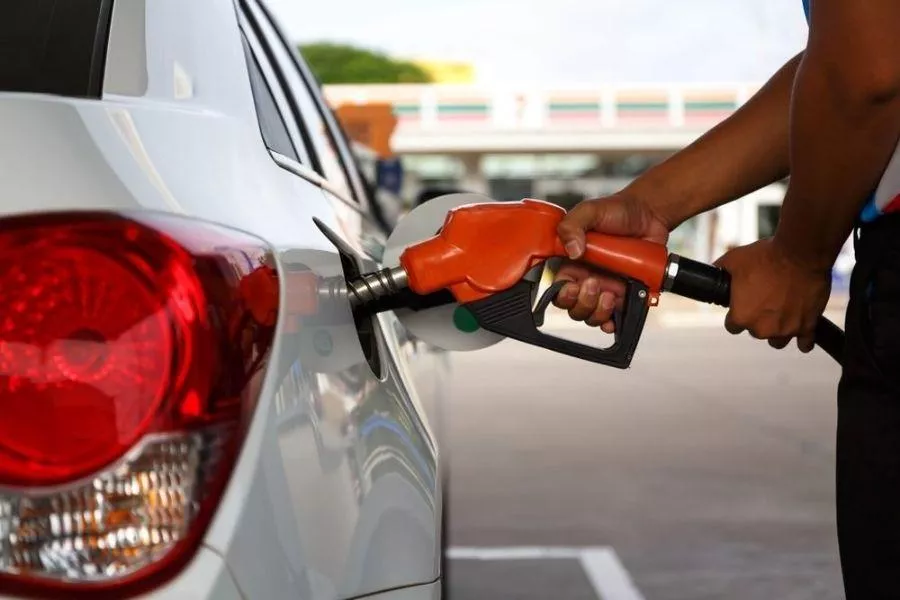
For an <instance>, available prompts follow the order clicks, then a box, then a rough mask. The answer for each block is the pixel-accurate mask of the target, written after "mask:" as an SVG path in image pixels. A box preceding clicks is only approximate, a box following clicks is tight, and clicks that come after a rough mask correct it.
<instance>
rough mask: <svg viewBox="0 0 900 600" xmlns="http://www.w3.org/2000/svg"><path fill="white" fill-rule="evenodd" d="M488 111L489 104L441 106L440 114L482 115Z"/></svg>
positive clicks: (439, 107) (439, 106)
mask: <svg viewBox="0 0 900 600" xmlns="http://www.w3.org/2000/svg"><path fill="white" fill-rule="evenodd" d="M487 111H488V107H487V104H440V105H438V113H446V114H453V115H458V114H480V113H486V112H487Z"/></svg>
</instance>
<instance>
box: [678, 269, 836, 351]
mask: <svg viewBox="0 0 900 600" xmlns="http://www.w3.org/2000/svg"><path fill="white" fill-rule="evenodd" d="M663 289H664V290H665V291H667V292H669V293H672V294H677V295H678V296H683V297H685V298H690V299H692V300H697V301H698V302H705V303H707V304H715V305H718V306H723V307H726V308H727V307H728V306H729V305H730V304H731V274H729V273H728V271H726V270H725V269H720V268H718V267H714V266H713V265H708V264H705V263H701V262H697V261H695V260H691V259H689V258H685V257H683V256H678V255H677V254H673V255H671V256H670V257H669V269H668V270H667V272H666V280H665V283H664V286H663ZM816 345H817V346H819V347H820V348H821V349H822V350H824V351H825V352H826V353H827V354H828V355H829V356H830V357H831V358H833V359H834V360H836V361H837V362H838V364H842V363H843V356H844V332H843V330H842V329H841V328H840V327H838V326H837V325H835V324H834V323H833V322H831V321H830V320H828V319H826V318H825V317H819V322H818V323H817V324H816Z"/></svg>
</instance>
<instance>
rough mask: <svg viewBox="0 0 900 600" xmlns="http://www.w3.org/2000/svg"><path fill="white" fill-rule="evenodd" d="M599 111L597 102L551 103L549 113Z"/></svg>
mask: <svg viewBox="0 0 900 600" xmlns="http://www.w3.org/2000/svg"><path fill="white" fill-rule="evenodd" d="M598 110H600V104H599V103H598V102H551V103H550V111H551V112H557V111H558V112H587V111H598Z"/></svg>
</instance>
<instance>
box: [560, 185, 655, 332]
mask: <svg viewBox="0 0 900 600" xmlns="http://www.w3.org/2000/svg"><path fill="white" fill-rule="evenodd" d="M587 231H596V232H599V233H605V234H609V235H622V236H629V237H637V238H643V239H646V240H650V241H652V242H657V243H660V244H665V243H666V242H667V240H668V238H669V227H668V226H667V225H666V223H665V222H664V221H663V220H662V219H661V218H660V217H659V216H658V215H657V214H656V213H654V212H653V210H652V209H651V208H650V207H649V206H648V205H647V204H645V203H644V202H642V201H641V200H639V199H638V198H636V197H634V196H632V195H629V194H627V193H625V192H621V193H619V194H614V195H612V196H608V197H605V198H598V199H595V200H585V201H584V202H582V203H580V204H579V205H578V206H576V207H575V208H573V209H572V210H571V211H570V212H569V213H568V214H567V215H566V216H565V217H564V218H563V220H562V221H561V222H560V224H559V228H558V230H557V233H558V235H559V238H560V240H561V241H562V243H563V245H564V246H565V248H566V252H567V253H568V254H569V258H570V259H572V260H571V261H568V262H566V263H564V264H563V266H562V267H561V268H560V270H559V272H558V273H557V275H556V280H557V281H559V280H563V281H568V282H570V283H568V284H567V285H566V286H565V287H563V288H562V289H561V290H560V292H559V294H558V295H557V296H556V299H555V300H554V304H555V305H556V306H557V307H559V308H562V309H565V310H567V311H568V312H569V316H570V317H571V318H572V319H574V320H576V321H584V322H585V323H587V324H588V325H590V326H592V327H600V328H601V329H603V331H605V332H606V333H613V332H614V331H615V325H614V323H613V321H612V316H613V312H614V310H615V309H616V308H617V307H619V306H621V303H622V297H623V296H624V294H625V285H624V284H623V283H622V282H621V281H620V280H618V279H615V278H613V277H609V276H605V275H603V274H601V273H598V272H597V271H595V270H593V269H590V268H588V267H585V266H583V265H581V264H579V263H578V262H577V259H578V258H580V257H581V256H582V255H583V254H584V249H585V232H587Z"/></svg>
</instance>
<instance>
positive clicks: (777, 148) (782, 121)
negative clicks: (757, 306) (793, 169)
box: [627, 54, 802, 228]
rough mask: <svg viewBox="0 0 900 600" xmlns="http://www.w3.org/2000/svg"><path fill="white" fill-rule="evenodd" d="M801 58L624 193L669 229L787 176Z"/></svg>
mask: <svg viewBox="0 0 900 600" xmlns="http://www.w3.org/2000/svg"><path fill="white" fill-rule="evenodd" d="M801 56H802V54H801V55H798V56H796V57H794V58H793V59H792V60H790V61H789V62H788V63H787V64H786V65H785V66H784V67H782V68H781V69H780V70H779V71H778V72H777V73H776V74H775V75H774V76H773V77H772V78H771V79H770V80H769V81H768V83H766V85H765V86H764V87H763V88H762V89H761V90H759V91H758V92H757V93H756V94H755V95H754V96H753V97H752V98H751V99H750V100H749V101H748V102H747V103H746V104H745V105H744V106H742V107H741V108H740V109H739V110H737V111H736V112H735V113H734V114H733V115H732V116H731V117H729V118H728V119H726V120H725V121H723V122H722V123H720V124H719V125H718V126H716V127H715V128H713V129H712V130H710V131H709V132H707V133H706V134H705V135H704V136H702V137H701V138H700V139H698V140H697V141H695V142H694V143H693V144H691V145H690V146H688V147H687V148H685V149H684V150H682V151H680V152H678V153H677V154H675V155H673V156H671V157H669V158H668V159H667V160H666V161H664V162H662V163H660V164H659V165H657V166H655V167H653V168H651V169H649V170H648V171H647V172H646V173H644V174H643V175H642V176H641V177H639V178H637V179H636V180H635V181H634V182H633V183H632V184H631V185H630V186H629V187H628V188H627V190H628V191H632V192H634V193H635V195H638V196H640V197H641V198H647V199H649V200H650V202H651V203H652V208H653V210H654V211H655V212H656V213H657V214H658V215H659V216H660V218H662V219H663V220H664V221H665V222H666V223H667V224H668V225H669V226H670V227H671V228H674V227H676V226H678V225H679V224H681V223H682V222H683V221H685V220H687V219H689V218H691V217H693V216H694V215H697V214H700V213H702V212H705V211H707V210H709V209H712V208H715V207H716V206H720V205H722V204H725V203H726V202H730V201H732V200H734V199H736V198H739V197H741V196H744V195H746V194H749V193H750V192H753V191H755V190H757V189H759V188H761V187H764V186H766V185H768V184H770V183H773V182H775V181H779V180H781V179H783V178H784V177H786V176H787V174H788V171H789V164H790V162H789V151H788V138H789V123H790V118H789V107H790V101H791V89H792V86H793V82H794V76H795V74H796V71H797V66H798V64H799V62H800V58H801Z"/></svg>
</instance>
